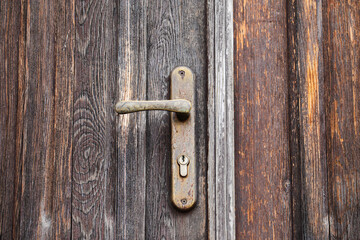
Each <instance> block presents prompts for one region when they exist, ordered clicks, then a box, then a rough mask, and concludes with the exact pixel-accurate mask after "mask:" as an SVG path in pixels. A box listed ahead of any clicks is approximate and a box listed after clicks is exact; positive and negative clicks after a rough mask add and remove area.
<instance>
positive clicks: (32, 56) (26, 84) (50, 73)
mask: <svg viewBox="0 0 360 240" xmlns="http://www.w3.org/2000/svg"><path fill="white" fill-rule="evenodd" d="M21 9H22V16H24V18H22V21H23V20H24V22H22V24H23V27H24V29H22V30H25V31H24V32H22V33H21V35H22V37H23V38H22V40H21V41H24V42H23V43H24V45H22V44H23V43H20V50H19V51H20V52H19V65H20V69H19V93H18V96H19V100H18V113H17V118H18V123H17V128H18V132H17V134H18V136H17V154H18V156H17V157H16V159H17V163H16V164H17V166H16V174H17V176H16V178H15V181H16V182H17V187H16V191H18V192H17V193H16V206H15V212H16V215H17V214H18V216H15V219H14V237H15V238H20V239H35V238H42V239H44V238H51V237H52V236H53V230H54V229H53V228H52V212H53V208H52V196H53V187H54V178H53V177H54V145H53V140H54V131H53V130H54V129H53V127H54V119H55V106H54V100H55V97H54V90H55V81H54V76H55V69H54V64H55V55H54V51H53V49H54V47H55V41H54V38H53V36H54V12H55V9H54V6H53V5H52V3H45V2H42V1H31V2H30V1H29V2H27V3H25V2H22V8H21ZM25 17H26V18H25ZM20 96H21V97H20ZM17 204H18V205H17Z"/></svg>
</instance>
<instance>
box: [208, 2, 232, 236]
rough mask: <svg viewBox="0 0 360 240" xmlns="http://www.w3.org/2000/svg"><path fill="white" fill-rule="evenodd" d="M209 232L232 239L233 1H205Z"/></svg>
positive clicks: (211, 234) (210, 234) (212, 234)
mask: <svg viewBox="0 0 360 240" xmlns="http://www.w3.org/2000/svg"><path fill="white" fill-rule="evenodd" d="M207 18H208V19H207V30H208V33H207V40H208V41H207V43H208V134H209V140H208V141H209V142H208V175H207V178H208V179H207V180H208V221H209V227H208V229H209V230H208V233H209V236H208V238H209V239H224V238H226V239H235V181H234V115H233V114H234V105H233V104H234V94H233V93H234V90H233V84H234V82H233V80H234V79H233V73H234V69H233V6H232V1H208V2H207Z"/></svg>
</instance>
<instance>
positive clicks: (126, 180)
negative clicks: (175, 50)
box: [114, 0, 147, 239]
mask: <svg viewBox="0 0 360 240" xmlns="http://www.w3.org/2000/svg"><path fill="white" fill-rule="evenodd" d="M118 15H119V30H118V31H119V53H118V59H119V76H118V79H117V81H118V89H119V91H118V97H117V99H118V100H134V99H137V100H146V66H147V63H146V54H147V49H146V43H147V42H146V41H147V39H146V1H139V0H134V1H127V0H126V1H120V5H119V12H118ZM114 114H115V113H114ZM116 126H117V134H118V136H117V148H118V150H117V161H118V163H117V166H118V167H117V169H118V170H117V171H118V180H117V181H118V189H117V239H145V208H146V205H145V197H146V195H145V192H146V190H145V184H146V160H147V159H146V112H140V113H133V114H126V115H119V117H118V119H117V123H116Z"/></svg>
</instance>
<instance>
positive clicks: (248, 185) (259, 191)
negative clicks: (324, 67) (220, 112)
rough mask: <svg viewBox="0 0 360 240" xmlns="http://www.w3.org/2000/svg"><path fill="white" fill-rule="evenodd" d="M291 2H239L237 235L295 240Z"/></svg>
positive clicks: (236, 7) (236, 54) (236, 34)
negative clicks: (290, 116) (290, 118)
mask: <svg viewBox="0 0 360 240" xmlns="http://www.w3.org/2000/svg"><path fill="white" fill-rule="evenodd" d="M286 19H287V18H286V1H268V0H263V1H254V0H250V1H242V0H240V1H235V2H234V37H235V40H234V41H235V43H234V62H235V64H234V66H235V76H234V78H235V123H236V125H235V180H236V218H237V219H236V221H237V226H236V235H237V238H240V239H290V238H291V234H292V231H291V226H292V223H291V202H290V201H291V199H290V194H291V191H290V188H291V184H290V180H291V179H290V178H291V176H290V165H289V162H290V159H289V155H290V154H289V135H288V130H289V126H288V82H287V76H288V74H287V61H286V58H287V38H286V34H287V29H286Z"/></svg>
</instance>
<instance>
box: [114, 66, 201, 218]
mask: <svg viewBox="0 0 360 240" xmlns="http://www.w3.org/2000/svg"><path fill="white" fill-rule="evenodd" d="M170 78H171V82H170V84H171V96H170V100H158V101H119V102H117V103H116V105H115V111H116V112H117V113H119V114H127V113H132V112H138V111H146V110H166V111H171V112H173V113H171V114H170V117H171V202H172V203H173V204H174V206H175V207H176V208H178V209H179V210H183V211H186V210H189V209H191V208H192V207H194V206H195V203H196V199H197V171H196V165H197V161H196V158H195V117H196V114H195V111H196V109H195V106H194V105H195V104H194V101H195V94H194V93H195V76H194V74H193V73H192V71H191V70H190V69H189V68H187V67H183V66H181V67H177V68H175V69H174V70H173V71H172V72H171V77H170Z"/></svg>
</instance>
